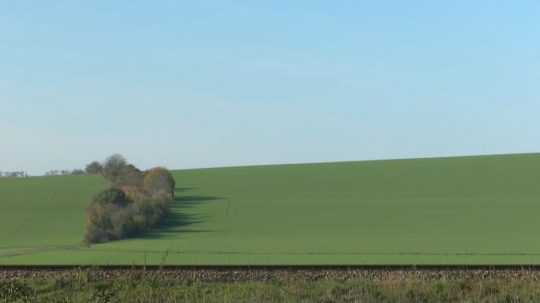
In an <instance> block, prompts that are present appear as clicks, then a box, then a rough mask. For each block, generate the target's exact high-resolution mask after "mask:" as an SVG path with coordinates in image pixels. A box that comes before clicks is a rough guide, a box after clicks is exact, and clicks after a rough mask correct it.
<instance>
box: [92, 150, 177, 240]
mask: <svg viewBox="0 0 540 303" xmlns="http://www.w3.org/2000/svg"><path fill="white" fill-rule="evenodd" d="M86 172H87V173H92V174H101V175H103V176H104V177H105V178H106V179H107V180H109V182H110V184H111V187H110V188H109V189H106V190H104V191H102V192H100V193H99V194H97V195H96V196H95V197H94V199H93V200H92V203H91V204H90V206H89V207H88V209H87V213H86V233H85V236H84V240H85V242H86V243H88V244H93V243H101V242H107V241H113V240H119V239H124V238H128V237H132V236H135V235H137V234H140V233H143V232H145V231H147V230H148V229H150V228H153V227H155V226H157V225H159V224H160V223H162V221H163V219H164V218H165V217H166V216H167V214H168V213H169V205H170V202H171V201H172V200H174V195H175V193H174V190H175V187H176V183H175V181H174V178H173V177H172V175H171V173H170V172H169V171H168V170H167V169H165V168H162V167H157V168H153V169H150V170H148V171H141V170H139V169H138V168H136V167H135V166H133V165H131V164H129V163H128V162H127V161H126V160H125V159H124V158H123V157H122V156H120V155H113V156H111V157H109V158H108V159H107V160H106V161H104V162H103V163H99V162H92V163H90V164H89V165H88V166H87V167H86Z"/></svg>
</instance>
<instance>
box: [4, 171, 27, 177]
mask: <svg viewBox="0 0 540 303" xmlns="http://www.w3.org/2000/svg"><path fill="white" fill-rule="evenodd" d="M0 177H7V178H26V177H28V174H27V173H26V172H24V171H5V172H1V171H0Z"/></svg>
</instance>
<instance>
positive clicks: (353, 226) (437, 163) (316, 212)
mask: <svg viewBox="0 0 540 303" xmlns="http://www.w3.org/2000/svg"><path fill="white" fill-rule="evenodd" d="M174 176H175V178H176V181H177V184H178V186H179V188H177V199H176V201H175V202H174V203H173V206H172V208H173V215H171V216H170V218H169V220H168V221H167V223H166V224H165V225H164V226H163V227H162V228H160V229H156V230H154V231H152V232H150V233H148V234H146V235H144V236H142V237H140V238H136V239H129V240H124V241H117V242H111V243H106V244H100V245H94V246H92V247H85V246H84V245H82V244H81V240H82V236H83V231H84V216H85V213H84V212H85V208H86V206H87V205H88V203H89V201H90V199H91V197H92V195H93V194H94V193H96V192H97V191H99V190H100V189H102V188H105V187H106V183H105V181H104V180H102V179H101V178H100V177H95V176H68V177H34V178H28V179H8V178H0V264H486V263H489V264H500V263H506V264H516V263H522V264H530V263H535V264H540V220H539V219H538V218H539V217H540V155H538V154H523V155H501V156H477V157H456V158H434V159H411V160H387V161H365V162H346V163H322V164H298V165H275V166H254V167H233V168H214V169H198V170H179V171H175V172H174Z"/></svg>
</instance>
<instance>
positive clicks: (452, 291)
mask: <svg viewBox="0 0 540 303" xmlns="http://www.w3.org/2000/svg"><path fill="white" fill-rule="evenodd" d="M539 289H540V283H539V282H538V281H534V280H533V279H531V280H525V281H512V280H506V279H487V280H467V279H458V280H414V279H412V280H411V279H408V280H403V279H397V280H392V281H378V282H374V281H346V282H344V281H334V280H323V281H316V282H306V281H298V280H289V281H271V282H238V283H186V282H182V281H178V280H163V279H161V280H160V279H155V278H152V277H144V275H143V276H139V277H134V276H133V275H130V274H126V275H125V276H123V277H119V278H117V279H115V280H112V281H105V280H96V279H93V278H92V277H91V275H89V274H88V273H87V272H80V273H78V274H77V275H76V276H75V278H70V279H65V278H62V277H58V278H48V279H37V278H29V279H19V280H12V281H0V302H10V303H14V302H21V303H22V302H55V303H56V302H58V303H60V302H73V303H76V302H81V303H82V302H96V303H106V302H130V303H131V302H133V303H143V302H171V303H172V302H208V303H211V302H235V303H236V302H306V303H307V302H321V303H323V302H324V303H332V302H366V303H369V302H373V303H375V302H377V303H380V302H399V303H413V302H440V303H446V302H486V303H488V302H520V303H525V302H538V301H540V291H539Z"/></svg>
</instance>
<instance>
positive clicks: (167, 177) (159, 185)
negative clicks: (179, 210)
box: [143, 167, 176, 199]
mask: <svg viewBox="0 0 540 303" xmlns="http://www.w3.org/2000/svg"><path fill="white" fill-rule="evenodd" d="M143 187H144V190H145V191H146V192H148V193H149V194H150V195H151V196H159V195H166V196H168V197H169V199H174V189H175V187H176V182H175V181H174V177H173V176H172V175H171V173H170V172H169V171H168V170H167V169H165V168H163V167H156V168H153V169H151V170H149V171H147V172H146V173H145V174H144V184H143Z"/></svg>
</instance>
